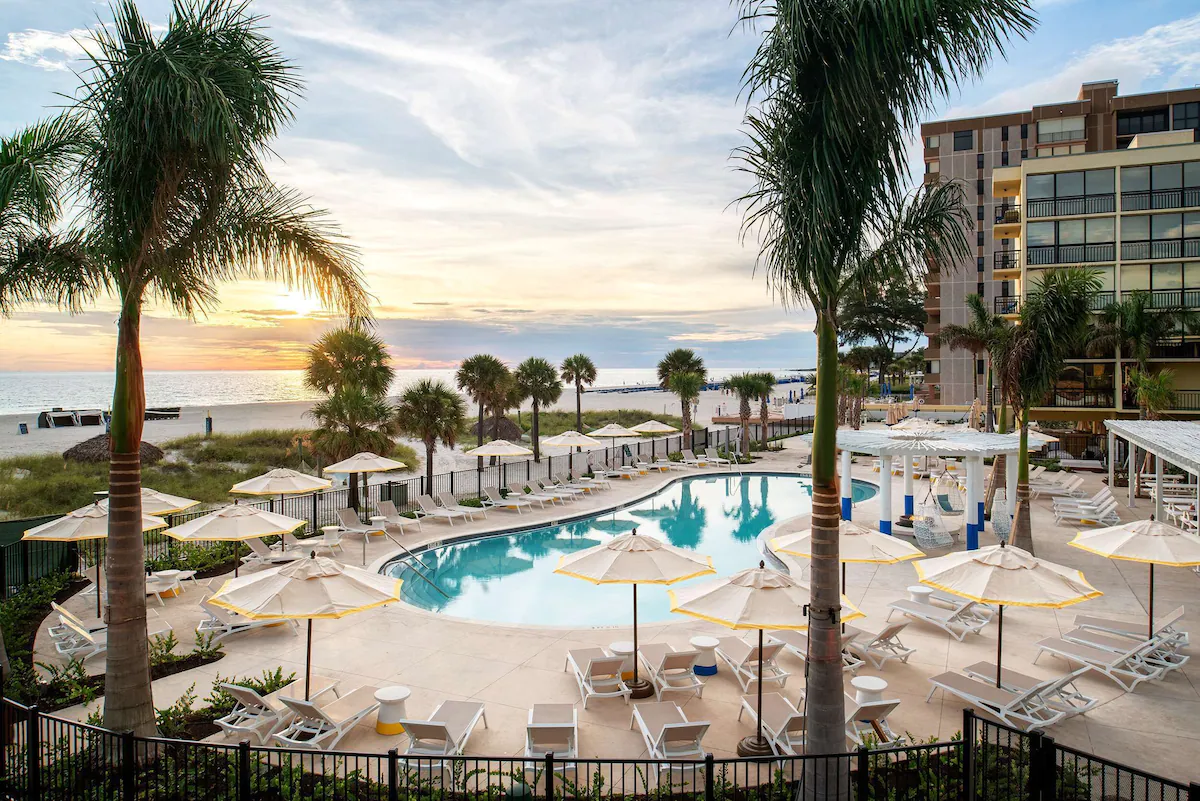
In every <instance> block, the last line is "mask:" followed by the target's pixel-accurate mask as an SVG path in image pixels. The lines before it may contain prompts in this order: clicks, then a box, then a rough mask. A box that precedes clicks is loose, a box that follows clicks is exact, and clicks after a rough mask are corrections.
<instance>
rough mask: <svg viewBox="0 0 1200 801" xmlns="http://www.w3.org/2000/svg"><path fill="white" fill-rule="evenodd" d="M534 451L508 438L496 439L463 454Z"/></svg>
mask: <svg viewBox="0 0 1200 801" xmlns="http://www.w3.org/2000/svg"><path fill="white" fill-rule="evenodd" d="M532 453H533V451H531V450H529V448H526V447H524V446H522V445H516V444H514V443H512V442H509V441H508V440H506V439H494V440H492V441H491V442H485V443H484V444H482V445H480V446H479V447H478V448H474V449H472V450H469V451H467V452H466V453H464V454H463V456H529V455H530V454H532Z"/></svg>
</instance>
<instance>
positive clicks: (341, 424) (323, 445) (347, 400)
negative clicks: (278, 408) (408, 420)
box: [308, 386, 398, 509]
mask: <svg viewBox="0 0 1200 801" xmlns="http://www.w3.org/2000/svg"><path fill="white" fill-rule="evenodd" d="M308 415H309V416H310V417H312V418H313V419H314V420H316V421H317V430H316V431H314V432H313V433H312V445H313V450H315V451H316V452H317V453H318V454H320V455H321V458H323V459H325V460H327V461H328V462H337V461H341V460H342V459H348V458H350V457H351V456H353V455H354V454H356V453H363V452H364V451H366V452H370V453H377V454H379V455H380V456H387V455H388V454H389V453H391V452H392V450H393V449H394V448H395V446H396V443H395V442H394V441H393V440H392V437H394V436H395V435H396V434H397V433H398V427H397V425H396V417H395V414H394V413H393V410H392V407H391V406H390V405H388V402H387V399H386V398H384V397H383V396H381V395H373V394H371V393H369V392H366V391H365V390H363V389H362V388H360V387H355V386H347V387H345V388H343V389H339V390H337V391H336V392H334V393H333V394H332V395H329V396H328V397H326V398H325V399H324V400H320V401H317V402H316V403H314V404H313V406H312V408H311V409H309V410H308ZM360 475H361V474H359V473H355V474H353V475H351V476H350V483H349V493H348V498H347V502H348V503H349V505H350V508H352V509H358V507H359V502H358V497H359V495H358V487H359V480H360Z"/></svg>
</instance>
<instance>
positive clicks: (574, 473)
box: [567, 470, 612, 489]
mask: <svg viewBox="0 0 1200 801" xmlns="http://www.w3.org/2000/svg"><path fill="white" fill-rule="evenodd" d="M567 475H569V476H570V477H571V480H572V481H574V482H576V483H579V484H589V485H595V486H597V487H599V488H600V489H612V482H611V481H609V480H608V479H607V478H605V477H604V476H602V475H597V474H596V473H592V477H591V478H587V477H586V476H583V475H580V473H579V471H578V470H571V471H570V472H568V473H567Z"/></svg>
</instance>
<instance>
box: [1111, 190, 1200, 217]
mask: <svg viewBox="0 0 1200 801" xmlns="http://www.w3.org/2000/svg"><path fill="white" fill-rule="evenodd" d="M1193 206H1200V186H1189V187H1186V188H1184V189H1155V190H1154V191H1152V192H1122V193H1121V211H1151V210H1153V209H1184V208H1189V209H1190V208H1192V207H1193Z"/></svg>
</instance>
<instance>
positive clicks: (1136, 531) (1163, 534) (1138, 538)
mask: <svg viewBox="0 0 1200 801" xmlns="http://www.w3.org/2000/svg"><path fill="white" fill-rule="evenodd" d="M1068 544H1069V545H1074V546H1075V547H1076V548H1082V549H1083V550H1085V551H1089V552H1091V553H1094V554H1099V555H1100V556H1107V557H1108V558H1109V559H1123V560H1125V561H1127V562H1144V563H1146V564H1148V565H1150V603H1149V605H1148V606H1149V608H1148V610H1147V611H1148V613H1149V623H1148V627H1149V628H1148V631H1149V633H1148V634H1147V635H1146V636H1147V639H1148V638H1150V637H1153V636H1154V566H1155V565H1170V566H1171V567H1195V566H1197V565H1200V536H1197V535H1195V534H1193V533H1191V532H1188V531H1184V530H1183V529H1181V528H1176V527H1175V526H1172V525H1170V524H1169V523H1160V522H1158V521H1157V520H1136V521H1134V522H1132V523H1122V524H1121V525H1119V526H1110V527H1109V528H1099V529H1095V530H1093V531H1080V532H1078V533H1076V535H1075V539H1073V540H1071V542H1070V543H1068Z"/></svg>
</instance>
